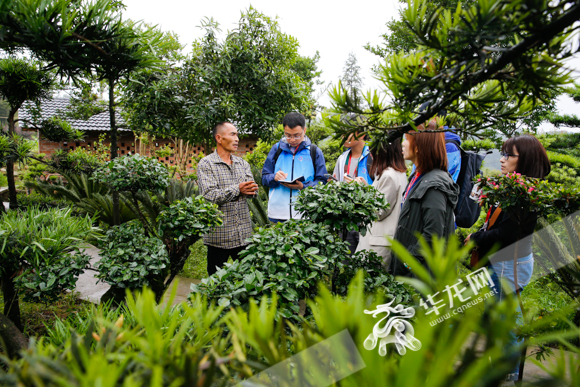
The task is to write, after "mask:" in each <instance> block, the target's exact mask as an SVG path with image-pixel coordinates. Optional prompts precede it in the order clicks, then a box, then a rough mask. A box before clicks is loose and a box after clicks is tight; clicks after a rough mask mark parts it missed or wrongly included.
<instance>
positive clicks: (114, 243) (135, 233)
mask: <svg viewBox="0 0 580 387" xmlns="http://www.w3.org/2000/svg"><path fill="white" fill-rule="evenodd" d="M100 255H101V260H100V261H99V263H98V264H97V269H98V270H99V274H98V275H97V277H98V278H100V279H101V280H103V281H105V282H107V283H108V284H110V285H111V286H114V287H117V288H122V289H125V288H128V289H141V288H143V287H144V286H149V287H153V286H154V285H155V284H154V282H155V281H158V280H159V278H158V277H159V276H160V275H161V276H162V275H163V274H165V273H166V272H167V270H166V268H167V267H168V265H169V257H168V254H167V250H166V249H165V246H164V245H163V242H161V240H160V239H159V238H156V237H148V236H145V231H144V230H143V226H141V224H140V223H138V222H136V221H131V222H127V223H123V224H122V225H120V226H114V227H112V228H111V229H109V230H108V231H107V234H106V239H105V241H104V242H103V244H102V248H101V254H100ZM161 281H163V278H161ZM123 293H124V290H123Z"/></svg>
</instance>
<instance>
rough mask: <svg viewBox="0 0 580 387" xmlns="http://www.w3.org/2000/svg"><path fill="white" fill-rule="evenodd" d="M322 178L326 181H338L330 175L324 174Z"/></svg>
mask: <svg viewBox="0 0 580 387" xmlns="http://www.w3.org/2000/svg"><path fill="white" fill-rule="evenodd" d="M324 177H325V178H326V180H328V179H332V180H334V181H338V180H336V177H334V176H332V175H331V174H330V173H325V174H324Z"/></svg>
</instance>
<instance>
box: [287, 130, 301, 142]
mask: <svg viewBox="0 0 580 387" xmlns="http://www.w3.org/2000/svg"><path fill="white" fill-rule="evenodd" d="M303 134H304V132H302V133H300V134H288V133H284V137H286V138H287V139H288V140H292V139H293V138H294V139H296V140H298V139H299V138H300V137H302V135H303Z"/></svg>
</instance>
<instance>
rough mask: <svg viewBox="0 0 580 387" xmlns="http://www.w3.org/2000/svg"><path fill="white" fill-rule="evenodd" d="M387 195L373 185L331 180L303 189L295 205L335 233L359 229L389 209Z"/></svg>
mask: <svg viewBox="0 0 580 387" xmlns="http://www.w3.org/2000/svg"><path fill="white" fill-rule="evenodd" d="M388 206H389V204H388V203H387V202H386V201H385V199H384V196H383V195H380V193H379V192H378V191H377V190H376V188H375V187H373V186H371V185H362V184H358V183H354V182H353V183H347V184H345V183H339V182H336V181H330V182H329V183H327V184H325V185H318V186H316V187H309V188H306V189H303V190H301V191H300V194H299V195H298V198H297V199H296V204H295V206H294V208H295V209H296V211H299V212H301V213H303V215H304V216H305V217H306V218H308V219H310V220H311V221H312V222H315V223H319V224H325V225H328V226H330V227H331V228H332V229H333V230H335V231H336V232H343V233H344V232H345V231H346V230H348V231H359V232H360V233H361V234H362V235H365V234H366V231H367V226H369V225H370V224H371V223H372V222H373V221H375V220H377V219H378V211H379V210H380V209H386V208H388Z"/></svg>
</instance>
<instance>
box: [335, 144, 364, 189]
mask: <svg viewBox="0 0 580 387" xmlns="http://www.w3.org/2000/svg"><path fill="white" fill-rule="evenodd" d="M366 140H368V135H362V136H361V135H359V134H358V133H352V134H351V135H350V136H348V137H347V139H346V141H345V142H344V144H343V146H344V147H345V148H346V151H345V152H344V153H343V154H341V155H340V156H339V157H338V160H337V161H336V166H335V167H334V172H333V174H332V175H333V177H334V178H335V179H336V180H337V181H344V182H347V183H348V182H351V181H353V180H356V179H357V178H359V179H358V181H359V182H362V181H363V180H364V182H365V183H366V184H372V183H373V178H372V177H371V175H370V174H369V167H370V165H371V163H372V160H373V159H372V156H371V151H370V149H369V147H368V146H367V145H366Z"/></svg>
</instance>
